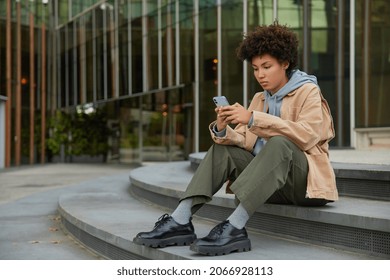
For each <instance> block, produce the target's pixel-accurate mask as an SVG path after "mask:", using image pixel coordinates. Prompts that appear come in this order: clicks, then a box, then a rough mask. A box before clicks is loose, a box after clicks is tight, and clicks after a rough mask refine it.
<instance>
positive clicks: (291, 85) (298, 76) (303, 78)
mask: <svg viewBox="0 0 390 280" xmlns="http://www.w3.org/2000/svg"><path fill="white" fill-rule="evenodd" d="M306 83H313V84H315V85H317V86H318V83H317V78H316V77H315V76H313V75H308V74H306V73H305V72H303V71H300V70H293V71H292V72H291V75H290V78H289V80H288V82H287V83H286V84H285V85H284V86H283V87H282V88H281V89H279V90H278V91H277V92H276V93H275V94H274V95H271V94H270V93H269V92H268V91H266V90H265V91H264V93H263V94H264V96H265V102H264V108H263V111H264V112H266V110H267V104H268V108H269V114H271V115H274V116H277V117H280V107H281V106H282V101H283V98H284V97H285V96H286V95H287V94H288V93H290V92H292V91H293V90H296V89H297V88H299V87H301V86H302V85H304V84H306Z"/></svg>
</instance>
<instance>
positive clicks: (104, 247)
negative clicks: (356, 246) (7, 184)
mask: <svg viewBox="0 0 390 280" xmlns="http://www.w3.org/2000/svg"><path fill="white" fill-rule="evenodd" d="M185 163H186V164H185V165H184V164H183V163H182V165H183V166H188V162H185ZM164 166H165V168H167V167H168V169H170V168H171V167H172V166H170V165H168V166H167V165H166V164H158V165H155V166H154V168H153V169H152V170H153V171H156V170H160V171H162V172H165V171H166V169H164V168H163V167H164ZM174 170H177V169H176V168H173V169H171V171H172V172H174ZM141 171H142V172H143V171H147V170H145V169H142V168H141ZM149 171H150V170H149ZM142 172H138V175H142V174H141V173H142ZM158 173H159V172H158ZM133 175H135V174H133ZM153 175H156V174H153ZM169 175H172V173H169ZM145 176H146V177H151V176H150V173H147V174H145V173H143V176H142V177H145ZM178 177H180V178H182V176H178ZM160 179H161V177H160ZM177 179H178V178H177ZM178 181H180V180H178ZM165 183H166V184H171V181H167V182H165ZM80 186H81V185H80ZM75 187H76V188H77V186H75ZM176 187H178V185H176ZM162 189H163V190H164V192H165V191H166V192H168V193H172V192H173V193H175V192H176V190H175V189H171V190H169V189H165V188H162ZM81 190H82V188H81V187H80V188H79V190H78V191H77V192H75V193H67V194H64V195H62V196H61V197H60V199H59V204H58V211H59V213H60V215H61V219H62V223H63V227H64V228H65V229H66V230H67V231H68V232H69V233H71V234H72V235H73V236H74V237H75V238H77V239H78V240H79V241H80V242H82V243H83V244H84V245H86V246H87V247H89V248H90V249H91V250H94V251H95V252H97V253H98V254H100V255H102V256H104V257H105V258H107V259H157V260H186V259H187V260H188V259H192V260H208V259H210V260H211V259H212V260H270V259H271V260H377V259H384V258H383V257H376V256H372V255H369V254H365V253H357V252H351V251H347V250H343V249H334V248H329V247H326V246H324V245H321V244H311V243H308V242H302V241H297V240H288V239H285V238H283V237H280V236H275V235H274V234H269V233H265V232H259V231H257V230H251V229H249V230H248V233H249V237H250V239H251V242H252V250H251V251H250V252H246V253H233V254H230V255H226V256H217V257H208V256H201V255H198V254H195V253H194V252H192V251H190V250H189V248H188V247H186V246H179V247H176V246H175V247H166V248H162V249H152V248H148V247H144V246H140V245H137V244H134V243H133V242H132V239H133V237H134V236H135V235H136V234H137V233H138V232H140V231H148V230H150V229H152V227H153V225H154V223H155V222H156V221H157V219H158V218H159V217H160V216H161V215H162V214H163V213H165V212H167V211H169V209H168V208H166V207H161V206H157V205H155V204H150V203H149V202H148V201H140V200H138V199H136V198H134V197H133V196H132V195H130V193H129V191H130V192H131V191H132V190H133V186H130V182H129V180H128V175H125V176H122V175H118V176H115V178H113V176H109V178H108V177H107V178H104V177H103V178H101V179H99V180H94V181H93V186H90V187H89V188H88V190H86V191H81ZM193 223H194V226H195V229H196V233H197V235H198V237H202V236H205V235H206V234H207V233H208V232H209V231H210V229H211V228H212V227H213V226H214V225H215V221H212V220H209V219H203V218H200V217H194V220H193Z"/></svg>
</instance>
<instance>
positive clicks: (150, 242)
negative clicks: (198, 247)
mask: <svg viewBox="0 0 390 280" xmlns="http://www.w3.org/2000/svg"><path fill="white" fill-rule="evenodd" d="M195 239H196V234H195V231H194V226H193V225H192V222H191V221H190V222H189V223H188V224H185V225H181V224H178V223H176V221H175V220H174V219H173V218H172V217H171V216H170V215H168V214H164V215H163V216H161V217H160V218H159V219H158V221H157V222H156V224H155V225H154V229H153V230H152V231H149V232H140V233H138V234H137V236H136V237H134V239H133V242H134V243H136V244H139V245H144V246H148V247H153V248H158V247H159V248H163V247H166V246H170V245H178V246H183V245H190V244H191V243H192V242H193V241H194V240H195Z"/></svg>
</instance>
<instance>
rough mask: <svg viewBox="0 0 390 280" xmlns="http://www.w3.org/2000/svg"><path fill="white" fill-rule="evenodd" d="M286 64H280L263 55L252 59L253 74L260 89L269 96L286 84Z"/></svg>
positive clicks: (274, 59) (273, 58)
mask: <svg viewBox="0 0 390 280" xmlns="http://www.w3.org/2000/svg"><path fill="white" fill-rule="evenodd" d="M288 66H289V64H288V62H283V63H280V62H279V61H278V60H277V59H276V58H275V57H273V56H271V55H269V54H264V55H262V56H255V57H253V58H252V67H253V73H254V75H255V77H256V80H257V81H258V82H259V84H260V85H261V87H262V88H263V89H265V90H267V91H268V92H270V93H271V94H274V93H275V92H277V91H278V90H279V89H281V88H282V87H283V86H284V85H285V84H286V83H287V82H288V78H287V75H286V69H287V68H288Z"/></svg>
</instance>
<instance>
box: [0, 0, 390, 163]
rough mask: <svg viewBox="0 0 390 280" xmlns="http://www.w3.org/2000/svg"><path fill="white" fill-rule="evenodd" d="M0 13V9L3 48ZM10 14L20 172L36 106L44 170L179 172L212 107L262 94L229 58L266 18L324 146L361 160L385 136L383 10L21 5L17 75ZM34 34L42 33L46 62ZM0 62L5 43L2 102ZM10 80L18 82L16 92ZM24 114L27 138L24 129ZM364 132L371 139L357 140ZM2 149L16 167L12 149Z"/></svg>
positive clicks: (371, 5)
mask: <svg viewBox="0 0 390 280" xmlns="http://www.w3.org/2000/svg"><path fill="white" fill-rule="evenodd" d="M6 2H8V0H7V1H1V2H0V36H1V37H5V35H4V34H5V19H6V17H7V14H6ZM10 2H11V5H12V13H11V18H12V42H13V44H12V46H13V47H12V67H13V68H12V76H13V77H12V79H13V82H12V87H13V88H12V91H13V92H15V91H16V85H17V84H18V82H20V84H21V96H22V103H21V104H22V105H21V107H22V108H21V114H22V117H21V119H22V124H21V138H22V139H21V141H22V149H21V153H22V155H21V158H22V163H25V162H29V158H30V162H31V156H32V157H33V158H32V161H33V162H38V160H39V158H40V155H41V152H42V149H41V147H40V145H41V140H40V137H37V135H39V127H40V126H41V125H42V123H41V116H42V115H41V112H42V106H46V109H47V113H46V114H45V115H46V117H47V120H48V121H47V124H46V125H47V138H48V140H47V141H46V152H47V153H46V160H47V161H50V160H64V159H65V160H73V161H75V160H77V158H78V157H81V156H85V155H82V153H83V152H84V153H87V155H88V156H90V157H92V158H95V157H99V158H100V156H101V151H106V156H107V158H106V159H107V160H108V161H120V162H134V161H143V160H182V159H186V158H187V157H188V154H189V153H191V152H195V151H204V150H206V149H207V148H208V147H209V146H210V143H211V140H210V137H209V133H208V130H207V125H208V124H209V123H210V122H211V121H212V120H213V119H214V111H213V109H214V108H213V103H212V101H211V100H212V97H213V96H215V95H221V94H223V95H226V96H227V97H228V98H229V100H231V101H232V102H233V101H237V102H240V103H242V104H244V105H247V104H249V102H250V100H251V97H252V96H253V95H254V94H255V93H256V92H257V91H260V90H261V88H260V87H259V85H258V84H257V83H256V81H255V79H254V78H253V74H252V72H251V67H250V66H249V65H247V64H246V63H242V62H240V61H238V59H236V57H235V48H236V47H237V46H238V43H239V42H240V40H241V38H242V34H243V33H245V32H247V31H250V30H251V29H252V28H254V27H255V26H256V25H259V24H270V23H272V21H273V19H274V18H275V17H276V18H278V19H279V22H280V23H282V24H287V25H288V26H290V27H291V28H292V29H293V30H295V32H296V33H297V35H298V36H299V38H300V53H299V68H300V69H301V70H303V71H306V72H308V73H310V74H314V75H316V76H317V78H318V81H319V84H320V86H321V89H322V92H323V94H324V96H325V97H326V99H327V100H328V101H329V104H330V107H331V110H332V115H333V117H334V121H335V128H336V138H335V139H334V140H333V141H332V142H331V146H332V147H340V148H341V147H351V146H352V147H358V148H365V146H364V145H365V144H364V143H370V141H371V142H375V143H378V142H377V141H376V140H372V137H376V135H382V136H380V137H382V138H383V135H385V138H386V137H387V136H386V135H388V128H389V127H390V115H389V114H390V111H389V110H387V109H386V104H388V103H389V101H390V100H389V96H390V94H388V89H389V88H390V84H389V83H390V79H389V73H390V72H389V71H390V70H389V69H390V61H389V59H388V57H389V53H388V50H389V49H390V30H389V29H390V2H389V1H385V0H349V1H344V0H337V1H323V0H307V1H291V0H278V1H258V0H248V1H243V0H232V1H205V0H196V1H189V0H180V1H177V0H159V1H146V0H133V1H119V0H111V1H97V0H88V1H81V0H77V1H74V0H73V1H70V0H57V1H49V4H48V6H45V7H44V6H42V4H41V3H40V1H35V2H31V1H20V2H19V3H20V7H21V20H20V21H21V24H22V28H21V33H22V38H23V40H22V44H21V51H20V52H21V54H22V64H21V66H20V67H19V69H18V66H17V64H16V63H15V62H16V57H17V53H18V49H17V47H16V44H15V43H16V35H17V34H16V28H15V26H16V23H17V22H18V19H17V14H16V7H17V5H19V4H16V1H10ZM218 3H220V5H218ZM274 3H277V6H273V4H274ZM351 7H352V9H353V10H352V12H351V10H350V9H351ZM31 15H33V16H34V26H35V28H34V41H33V44H30V43H31V41H30V40H29V38H30V35H31V29H30V28H29V25H30V21H29V19H30V16H31ZM351 20H352V21H351ZM42 25H45V26H46V27H47V30H48V31H46V35H47V42H46V44H47V46H46V50H47V52H46V53H43V52H42V49H43V48H42V44H43V41H42ZM31 45H32V46H33V51H32V52H33V54H34V55H33V57H34V59H35V62H34V64H35V65H34V67H33V70H31V69H32V68H31V67H30V65H29V63H30V61H31V60H30V59H31ZM5 54H6V50H5V40H0V94H2V95H5V96H6V95H7V93H6V92H5V84H6V80H5V70H4V69H6V67H7V66H6V65H5V61H6V59H5ZM43 57H46V58H47V65H46V68H45V67H42V58H43ZM42 70H43V71H46V73H47V81H46V83H47V84H46V88H47V96H48V100H47V103H46V105H42V103H41V100H42V91H43V87H42V73H43V72H42ZM17 71H21V76H22V79H21V81H16V77H17ZM31 71H34V72H35V73H34V80H32V79H30V77H31ZM31 91H33V93H34V94H33V96H34V97H35V99H33V100H32V99H31V98H30V97H31V94H30V93H31ZM31 102H34V103H33V104H31ZM15 106H16V105H15V104H14V105H13V111H12V112H13V113H12V124H13V127H15V125H14V124H15V112H16V110H15V109H16V108H15ZM31 108H33V110H31ZM31 111H33V112H34V118H33V124H34V127H36V131H35V136H34V135H32V134H31V130H30V123H29V121H28V120H29V119H31V118H30V116H31ZM98 119H100V122H99V121H98ZM26 120H27V121H26ZM101 120H103V121H104V122H105V124H106V125H102V122H101ZM94 126H95V128H96V129H91V130H89V127H94ZM107 129H108V130H107ZM371 129H374V130H375V131H374V133H371V132H367V131H370V130H371ZM382 130H383V131H385V134H381V133H380V131H382ZM378 131H379V132H378ZM386 131H387V132H386ZM14 132H15V131H14V129H13V133H14ZM356 132H357V134H356ZM386 133H387V134H386ZM367 135H369V136H367ZM355 136H358V137H357V138H358V139H357V141H356V140H355ZM360 136H361V137H360ZM378 137H379V136H378ZM11 138H12V139H13V137H11ZM32 138H33V141H34V147H33V148H30V145H28V143H29V142H30V141H31V139H32ZM367 139H370V140H367ZM380 141H381V142H380V143H382V142H383V141H382V140H380ZM361 143H363V144H361ZM88 144H90V145H88ZM11 145H14V143H11ZM362 145H363V146H362ZM376 146H381V147H387V146H386V144H385V145H383V144H380V145H376ZM9 148H10V149H11V150H12V153H13V154H12V157H13V158H14V157H15V153H16V152H15V149H14V147H9ZM31 149H33V153H30V150H31ZM104 158H105V157H104Z"/></svg>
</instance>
